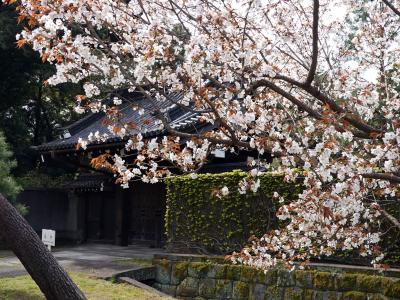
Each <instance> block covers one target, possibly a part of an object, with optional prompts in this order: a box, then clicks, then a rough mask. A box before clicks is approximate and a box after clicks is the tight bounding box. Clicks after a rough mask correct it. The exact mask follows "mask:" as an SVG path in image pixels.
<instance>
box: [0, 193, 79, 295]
mask: <svg viewBox="0 0 400 300" xmlns="http://www.w3.org/2000/svg"><path fill="white" fill-rule="evenodd" d="M0 233H1V235H2V236H3V238H4V239H5V241H6V243H7V245H8V246H9V247H10V248H11V250H12V251H13V252H14V253H15V255H16V256H17V257H18V258H19V260H20V261H21V263H22V264H23V265H24V267H25V269H26V270H27V272H28V273H29V274H30V275H31V277H32V279H33V280H34V281H35V282H36V283H37V285H38V286H39V288H40V290H41V291H42V292H43V294H44V295H45V296H46V298H47V299H49V300H75V299H77V300H80V299H86V297H85V295H84V294H83V293H82V292H81V291H80V290H79V288H78V287H77V286H76V285H75V283H74V282H73V281H72V280H71V278H70V277H69V276H68V274H67V273H66V272H65V271H64V270H63V268H62V267H61V266H60V265H59V264H58V262H57V260H56V259H55V258H54V256H53V255H52V254H51V253H50V251H48V250H47V248H46V246H45V245H44V244H43V242H42V241H41V240H40V239H39V237H38V235H37V234H36V232H35V231H34V230H33V229H32V227H31V226H30V225H29V224H28V222H27V221H26V220H25V219H24V218H23V217H22V216H21V215H20V214H19V213H18V212H17V210H16V209H15V208H14V206H12V205H11V204H10V203H9V202H8V201H7V199H6V198H4V197H3V196H2V195H1V194H0Z"/></svg>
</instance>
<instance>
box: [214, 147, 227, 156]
mask: <svg viewBox="0 0 400 300" xmlns="http://www.w3.org/2000/svg"><path fill="white" fill-rule="evenodd" d="M214 156H215V157H217V158H225V150H222V149H215V151H214Z"/></svg>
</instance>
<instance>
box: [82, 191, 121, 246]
mask: <svg viewBox="0 0 400 300" xmlns="http://www.w3.org/2000/svg"><path fill="white" fill-rule="evenodd" d="M113 200H114V199H113V197H112V194H111V193H109V192H93V193H88V195H87V200H86V201H87V202H86V235H87V240H88V241H91V242H104V243H113V242H114V238H115V203H114V201H113Z"/></svg>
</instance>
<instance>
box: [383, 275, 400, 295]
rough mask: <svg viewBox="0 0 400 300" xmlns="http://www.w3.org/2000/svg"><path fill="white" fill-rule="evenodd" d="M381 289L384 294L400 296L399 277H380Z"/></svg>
mask: <svg viewBox="0 0 400 300" xmlns="http://www.w3.org/2000/svg"><path fill="white" fill-rule="evenodd" d="M381 283H382V289H383V293H384V295H385V296H388V297H397V298H399V297H400V279H397V278H396V279H394V278H382V279H381Z"/></svg>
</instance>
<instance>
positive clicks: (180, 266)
mask: <svg viewBox="0 0 400 300" xmlns="http://www.w3.org/2000/svg"><path fill="white" fill-rule="evenodd" d="M188 265H189V264H188V262H186V261H183V262H177V263H174V264H172V267H171V284H175V285H178V284H180V283H181V281H182V280H184V279H185V278H186V277H187V275H188V274H187V269H188Z"/></svg>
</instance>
